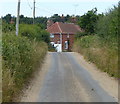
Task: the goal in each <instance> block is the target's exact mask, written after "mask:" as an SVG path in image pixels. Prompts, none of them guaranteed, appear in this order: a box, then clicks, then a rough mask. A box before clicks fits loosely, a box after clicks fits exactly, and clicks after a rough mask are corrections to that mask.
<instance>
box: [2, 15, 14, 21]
mask: <svg viewBox="0 0 120 104" xmlns="http://www.w3.org/2000/svg"><path fill="white" fill-rule="evenodd" d="M11 18H12V16H11V14H7V15H6V16H4V17H3V20H5V21H6V23H10V21H11Z"/></svg>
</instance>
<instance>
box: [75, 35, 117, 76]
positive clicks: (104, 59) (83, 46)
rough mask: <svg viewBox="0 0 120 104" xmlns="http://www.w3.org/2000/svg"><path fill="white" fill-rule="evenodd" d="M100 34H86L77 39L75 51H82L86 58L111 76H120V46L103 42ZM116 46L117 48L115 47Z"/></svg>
mask: <svg viewBox="0 0 120 104" xmlns="http://www.w3.org/2000/svg"><path fill="white" fill-rule="evenodd" d="M103 43H104V41H103V40H100V38H99V37H98V36H95V35H94V36H91V35H90V36H84V37H81V38H79V39H77V40H76V41H75V43H74V46H73V51H75V52H79V53H81V54H82V55H83V56H84V57H85V59H87V60H88V61H90V62H92V63H94V64H95V65H96V66H97V67H98V68H99V69H100V70H102V71H105V72H107V73H108V74H109V75H110V76H114V77H116V78H117V77H118V48H117V47H118V46H117V45H116V46H113V45H112V44H111V46H113V47H110V45H109V43H108V44H103ZM115 47H116V48H115Z"/></svg>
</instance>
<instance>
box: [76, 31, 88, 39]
mask: <svg viewBox="0 0 120 104" xmlns="http://www.w3.org/2000/svg"><path fill="white" fill-rule="evenodd" d="M86 35H88V33H87V32H78V33H77V34H75V39H77V38H80V37H82V36H86Z"/></svg>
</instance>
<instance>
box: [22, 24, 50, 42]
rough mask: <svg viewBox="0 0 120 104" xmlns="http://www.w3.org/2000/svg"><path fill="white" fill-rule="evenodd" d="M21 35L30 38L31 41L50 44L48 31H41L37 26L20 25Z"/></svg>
mask: <svg viewBox="0 0 120 104" xmlns="http://www.w3.org/2000/svg"><path fill="white" fill-rule="evenodd" d="M20 34H21V35H22V36H26V37H28V38H29V39H30V40H37V41H44V42H46V43H49V42H50V37H49V33H48V32H47V31H46V30H43V29H41V28H40V27H38V26H37V25H27V24H21V25H20Z"/></svg>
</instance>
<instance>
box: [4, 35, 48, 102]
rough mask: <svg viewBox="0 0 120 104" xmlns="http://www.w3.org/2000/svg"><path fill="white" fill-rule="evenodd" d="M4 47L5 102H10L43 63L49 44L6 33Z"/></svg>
mask: <svg viewBox="0 0 120 104" xmlns="http://www.w3.org/2000/svg"><path fill="white" fill-rule="evenodd" d="M2 46H3V52H2V56H3V57H2V59H3V60H2V64H3V101H4V102H9V101H12V100H13V97H14V96H15V95H17V94H18V93H19V91H20V89H22V87H23V85H24V84H25V82H26V81H27V78H29V77H30V75H31V74H32V72H33V71H35V70H36V69H37V67H38V66H39V65H40V64H41V63H42V60H43V58H44V56H45V54H46V52H47V44H46V43H44V42H36V41H34V40H29V39H28V38H27V37H23V36H16V35H15V34H14V33H4V34H3V41H2Z"/></svg>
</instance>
